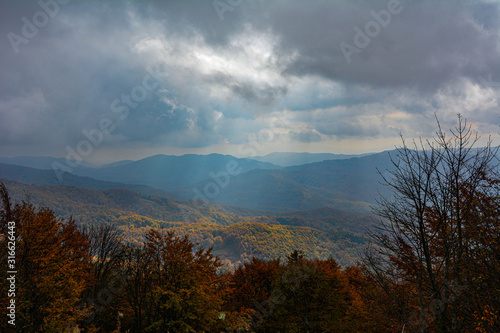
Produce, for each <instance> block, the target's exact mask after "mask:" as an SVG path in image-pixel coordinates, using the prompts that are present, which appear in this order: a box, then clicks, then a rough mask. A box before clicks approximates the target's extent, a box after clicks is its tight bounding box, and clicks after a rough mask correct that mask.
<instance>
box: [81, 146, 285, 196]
mask: <svg viewBox="0 0 500 333" xmlns="http://www.w3.org/2000/svg"><path fill="white" fill-rule="evenodd" d="M228 166H230V167H231V168H234V169H235V170H237V171H238V173H245V172H248V171H251V170H254V169H276V168H279V166H276V165H274V164H271V163H267V162H260V161H255V160H252V159H246V158H236V157H234V156H231V155H220V154H209V155H194V154H188V155H182V156H174V155H154V156H150V157H147V158H144V159H142V160H139V161H135V162H131V163H126V164H124V165H118V166H110V167H104V168H98V169H91V168H78V169H75V171H74V172H75V174H77V175H79V176H86V177H92V178H94V179H98V180H105V181H114V182H120V183H127V184H143V185H149V186H153V187H156V188H159V189H162V190H165V191H173V190H176V189H178V188H179V187H182V186H187V185H192V184H196V183H198V182H200V181H203V180H206V179H210V177H211V176H210V175H211V174H217V173H219V172H221V171H225V170H227V168H228Z"/></svg>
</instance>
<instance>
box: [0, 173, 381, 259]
mask: <svg viewBox="0 0 500 333" xmlns="http://www.w3.org/2000/svg"><path fill="white" fill-rule="evenodd" d="M0 181H3V182H4V183H5V185H6V186H7V189H8V190H9V193H10V195H11V197H12V198H13V200H14V201H17V202H19V201H21V200H28V201H29V202H30V203H32V204H35V205H39V206H47V207H50V208H51V209H53V210H54V211H55V212H56V213H57V214H58V215H60V216H62V217H64V218H69V217H70V216H72V217H73V218H74V219H75V220H76V221H77V223H80V224H96V223H106V224H109V223H112V224H115V225H116V226H117V227H118V229H119V230H120V231H121V232H122V234H123V236H124V237H125V238H126V239H127V240H129V241H131V242H138V241H141V240H142V238H143V236H144V234H145V232H146V231H147V230H148V229H149V228H150V227H163V228H174V229H175V230H176V231H177V232H178V233H180V234H186V233H187V234H189V235H190V236H191V238H192V239H193V240H195V241H197V242H199V243H200V244H201V245H202V246H205V247H208V246H213V247H214V253H215V254H217V255H220V256H221V257H222V258H223V259H227V260H230V261H231V262H233V263H237V262H243V261H245V260H246V259H248V258H250V257H251V256H256V257H258V258H262V259H270V258H274V257H276V256H277V255H285V254H288V253H289V252H291V250H293V249H300V250H304V251H305V252H306V254H307V255H309V256H310V257H312V258H327V257H331V256H333V257H334V258H336V259H337V260H339V262H340V263H341V264H343V265H347V264H353V263H354V260H355V259H356V254H357V252H358V251H359V250H360V249H361V247H362V246H363V244H364V239H363V232H364V229H365V228H366V227H367V226H369V225H370V223H371V221H372V217H371V215H369V214H357V213H348V212H341V211H335V210H330V209H321V210H318V211H312V212H301V213H299V214H295V215H294V214H281V215H280V214H273V213H270V212H267V213H266V212H255V211H254V212H252V211H246V210H242V213H244V214H246V216H243V215H239V214H237V213H236V212H238V209H237V208H231V207H229V208H228V207H221V206H212V205H209V206H207V207H205V208H201V209H200V208H198V207H196V206H195V205H193V204H192V203H190V202H177V201H173V200H169V199H165V198H159V197H155V196H149V195H143V194H138V193H135V192H133V191H129V190H124V189H110V190H105V191H99V190H92V189H86V188H80V187H76V186H54V185H41V186H37V185H28V184H23V183H19V182H14V181H10V180H0Z"/></svg>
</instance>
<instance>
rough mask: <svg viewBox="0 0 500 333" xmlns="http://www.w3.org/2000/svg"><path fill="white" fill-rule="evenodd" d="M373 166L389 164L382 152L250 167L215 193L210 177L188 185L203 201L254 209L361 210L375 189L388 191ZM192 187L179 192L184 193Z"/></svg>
mask: <svg viewBox="0 0 500 333" xmlns="http://www.w3.org/2000/svg"><path fill="white" fill-rule="evenodd" d="M377 169H378V170H380V171H381V172H385V170H386V169H392V163H391V161H390V156H389V154H388V153H380V154H373V155H369V156H365V157H359V158H352V159H345V160H329V161H323V162H317V163H310V164H305V165H300V166H294V167H287V168H282V169H276V170H252V171H250V172H247V173H244V174H241V175H237V176H235V177H232V178H231V179H230V181H229V183H228V184H227V186H225V187H219V188H218V191H217V192H215V193H212V192H214V191H213V188H214V184H212V185H210V183H213V182H212V181H205V182H201V183H199V184H196V185H195V186H194V187H193V188H194V189H197V190H198V191H200V192H201V193H204V194H205V198H206V199H207V201H211V202H213V203H218V204H223V205H232V206H238V207H245V208H251V209H257V210H272V211H278V212H287V211H300V210H312V209H317V208H321V207H330V208H336V209H342V210H348V211H360V212H363V211H369V210H371V206H372V205H375V204H376V201H377V199H378V198H379V196H380V194H383V195H387V194H388V193H387V189H385V188H384V187H383V186H381V184H380V181H381V180H382V178H381V176H380V175H379V174H378V171H377ZM193 188H191V189H185V192H180V193H183V194H184V195H188V192H189V191H191V192H192V190H193ZM209 190H211V191H212V192H210V191H209ZM215 194H217V195H215Z"/></svg>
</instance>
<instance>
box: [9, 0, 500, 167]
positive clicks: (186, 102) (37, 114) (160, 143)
mask: <svg viewBox="0 0 500 333" xmlns="http://www.w3.org/2000/svg"><path fill="white" fill-rule="evenodd" d="M499 14H500V2H499V1H492V0H487V1H448V0H446V1H416V0H413V1H401V2H398V1H395V0H389V1H338V0H337V1H298V0H295V1H279V0H275V1H274V0H269V1H251V0H221V1H219V0H216V1H201V0H200V1H147V0H142V1H77V0H73V1H70V0H59V1H56V0H41V1H5V0H0V36H1V37H0V156H6V157H12V156H19V155H37V156H40V155H41V156H54V157H64V156H66V155H67V154H68V153H69V152H72V153H76V154H79V155H80V156H81V157H82V158H83V159H85V160H88V161H93V162H112V161H117V160H125V159H133V160H136V159H140V158H143V157H146V156H150V155H154V154H174V155H181V154H186V153H196V154H209V153H221V154H231V155H235V156H239V157H248V156H255V155H265V154H267V153H271V152H275V151H283V152H288V151H289V152H313V153H314V152H329V153H344V154H357V153H366V152H377V151H383V150H388V149H393V148H394V147H395V146H396V145H398V144H399V143H400V137H399V135H400V134H401V135H402V136H404V137H405V138H417V137H424V138H426V137H430V136H432V135H433V134H434V133H435V132H436V129H437V127H436V117H437V118H438V119H439V121H440V123H441V125H442V127H443V128H445V129H448V128H453V126H454V125H455V124H456V122H457V114H458V113H460V114H461V115H462V116H463V117H464V118H466V119H467V121H468V122H469V124H470V125H471V126H472V127H473V129H474V130H476V131H477V132H478V133H479V134H480V135H481V136H482V137H483V138H487V137H488V136H492V138H493V139H494V142H495V140H497V141H496V142H497V144H498V142H499V139H500V136H499V132H500V127H499V124H500V108H499V97H500V17H499Z"/></svg>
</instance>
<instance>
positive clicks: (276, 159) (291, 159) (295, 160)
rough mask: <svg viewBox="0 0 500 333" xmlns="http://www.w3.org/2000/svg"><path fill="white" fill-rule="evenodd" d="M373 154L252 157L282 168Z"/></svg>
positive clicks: (277, 153)
mask: <svg viewBox="0 0 500 333" xmlns="http://www.w3.org/2000/svg"><path fill="white" fill-rule="evenodd" d="M368 155H371V154H359V155H355V154H354V155H353V154H350V155H345V154H330V153H286V152H276V153H271V154H267V155H264V156H255V157H251V158H252V159H254V160H257V161H261V162H269V163H273V164H276V165H279V166H282V167H287V166H294V165H303V164H308V163H315V162H322V161H326V160H345V159H349V158H356V157H363V156H368Z"/></svg>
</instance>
